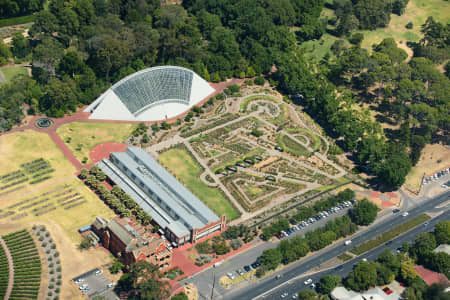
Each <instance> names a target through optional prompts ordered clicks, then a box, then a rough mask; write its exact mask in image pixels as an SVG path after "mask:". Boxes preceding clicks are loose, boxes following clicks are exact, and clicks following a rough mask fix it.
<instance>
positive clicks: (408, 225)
mask: <svg viewBox="0 0 450 300" xmlns="http://www.w3.org/2000/svg"><path fill="white" fill-rule="evenodd" d="M429 219H430V217H429V216H428V215H426V214H421V215H418V216H417V217H415V218H413V219H411V220H409V221H408V222H405V223H403V224H401V225H398V226H397V227H395V228H393V229H391V230H389V231H386V232H385V233H383V234H380V235H379V236H377V237H376V238H374V239H372V240H370V241H367V242H365V243H364V244H361V245H359V246H358V247H356V248H353V249H352V250H350V252H352V253H353V254H356V255H361V254H363V253H365V252H367V251H369V250H371V249H373V248H376V247H378V246H380V245H381V244H384V243H386V242H387V241H390V240H392V239H393V238H396V237H397V236H399V235H401V234H403V233H405V232H407V231H409V230H411V229H413V228H414V227H416V226H417V225H420V224H422V223H424V222H425V221H427V220H429Z"/></svg>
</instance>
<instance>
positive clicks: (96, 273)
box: [95, 270, 103, 275]
mask: <svg viewBox="0 0 450 300" xmlns="http://www.w3.org/2000/svg"><path fill="white" fill-rule="evenodd" d="M102 273H103V271H102V270H97V271H95V275H100V274H102Z"/></svg>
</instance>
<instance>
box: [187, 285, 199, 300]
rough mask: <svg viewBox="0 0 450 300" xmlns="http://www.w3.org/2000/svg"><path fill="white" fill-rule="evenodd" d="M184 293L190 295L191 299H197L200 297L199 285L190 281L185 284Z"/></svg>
mask: <svg viewBox="0 0 450 300" xmlns="http://www.w3.org/2000/svg"><path fill="white" fill-rule="evenodd" d="M184 293H185V294H186V295H187V296H188V299H189V300H197V299H198V290H197V287H196V286H195V285H194V284H193V283H190V284H188V285H186V286H184Z"/></svg>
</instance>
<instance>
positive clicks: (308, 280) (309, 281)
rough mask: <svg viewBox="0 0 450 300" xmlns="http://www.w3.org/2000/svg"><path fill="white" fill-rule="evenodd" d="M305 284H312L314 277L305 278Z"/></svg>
mask: <svg viewBox="0 0 450 300" xmlns="http://www.w3.org/2000/svg"><path fill="white" fill-rule="evenodd" d="M304 283H305V285H308V284H310V283H312V279H311V278H309V279H307V280H305V282H304Z"/></svg>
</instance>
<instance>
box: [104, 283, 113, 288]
mask: <svg viewBox="0 0 450 300" xmlns="http://www.w3.org/2000/svg"><path fill="white" fill-rule="evenodd" d="M106 286H107V287H109V288H112V287H113V286H114V282H110V283H108V284H107V285H106Z"/></svg>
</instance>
